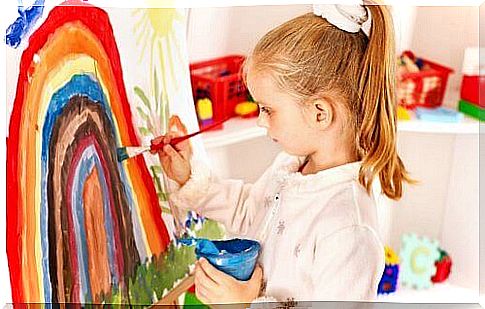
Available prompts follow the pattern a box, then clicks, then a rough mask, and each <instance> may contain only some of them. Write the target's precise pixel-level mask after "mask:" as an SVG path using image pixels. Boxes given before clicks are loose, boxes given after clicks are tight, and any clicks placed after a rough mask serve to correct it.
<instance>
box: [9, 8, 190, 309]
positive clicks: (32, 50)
mask: <svg viewBox="0 0 485 309" xmlns="http://www.w3.org/2000/svg"><path fill="white" fill-rule="evenodd" d="M68 4H69V5H59V6H56V7H54V8H53V9H52V10H51V11H50V12H48V16H47V17H46V19H45V21H44V22H43V23H42V24H41V25H40V26H39V27H38V28H37V29H36V30H35V31H34V32H33V33H32V34H31V35H30V37H29V41H28V45H27V47H26V48H25V50H24V51H23V53H22V56H21V60H20V67H19V75H18V82H17V88H16V90H15V100H14V102H13V109H12V113H11V115H10V122H9V128H8V138H7V229H6V230H7V235H6V236H7V237H6V238H7V258H8V267H9V272H10V283H11V290H12V301H13V302H14V303H32V302H40V303H103V302H108V301H114V300H117V302H119V303H134V299H136V298H137V297H138V299H141V301H143V300H144V298H143V297H141V296H140V295H141V294H140V293H141V292H140V290H143V289H144V293H145V294H147V295H149V297H148V299H146V304H151V303H153V302H155V301H156V300H157V297H151V294H154V295H158V297H161V296H162V294H163V293H164V292H166V290H165V291H164V287H163V286H162V285H164V286H165V288H167V287H168V288H170V287H171V286H172V284H173V283H174V282H175V281H176V280H177V279H179V278H180V277H181V276H182V277H183V275H184V272H186V271H187V270H188V268H187V266H188V265H189V264H190V263H191V262H193V261H192V259H193V258H194V257H193V254H192V253H191V252H188V251H183V252H182V251H181V250H184V249H180V248H177V247H176V246H174V245H173V242H171V240H170V236H169V235H170V232H169V231H168V229H167V227H166V225H165V223H164V220H163V219H162V207H160V200H159V199H160V197H159V194H157V189H156V188H155V186H154V183H153V179H152V178H153V175H151V173H150V170H149V169H148V168H147V164H146V162H145V159H144V157H143V156H138V157H136V158H133V159H130V160H126V161H124V162H122V163H120V162H118V161H117V159H116V149H117V147H121V146H123V145H138V144H139V143H140V141H139V135H138V134H137V132H136V127H134V121H133V117H134V115H133V114H132V112H131V108H130V103H129V102H128V95H127V91H130V89H125V83H124V77H123V70H122V64H121V61H120V54H119V50H118V46H117V43H116V40H115V37H114V36H113V29H112V25H111V23H110V19H109V16H108V14H107V13H106V11H104V10H103V9H101V8H98V7H95V6H92V5H89V4H86V3H85V2H76V3H75V4H76V5H73V2H72V1H71V2H69V3H68ZM170 250H173V251H174V252H179V253H178V254H179V255H178V256H179V257H181V260H180V261H175V262H174V261H173V259H174V256H176V254H175V253H173V252H172V253H171V254H170V255H167V256H164V254H166V253H167V252H169V251H170ZM180 252H182V253H180ZM170 259H172V260H170ZM154 261H155V262H156V263H155V262H154ZM157 261H158V262H157ZM160 261H161V262H160ZM169 262H170V263H172V264H173V263H175V264H177V265H180V266H181V268H180V269H178V270H177V274H175V275H174V274H173V273H171V274H170V275H169V277H170V278H167V277H165V278H162V279H163V280H165V281H166V280H168V281H167V282H165V281H164V282H162V283H163V284H162V283H160V282H161V281H157V280H162V279H160V278H159V277H161V275H153V274H154V270H153V269H152V268H153V267H155V266H157V267H159V268H158V269H159V270H160V269H162V270H160V274H163V267H169ZM150 263H151V264H150ZM160 263H162V264H163V263H165V264H164V265H165V266H163V265H162V266H160V265H161V264H160ZM153 265H155V266H153ZM143 267H145V268H143ZM147 269H148V271H147ZM150 271H152V275H151V276H152V277H151V279H150V282H151V284H152V285H153V287H152V286H148V285H147V284H146V283H143V284H144V285H143V286H142V288H140V284H139V282H138V281H137V280H138V279H139V276H141V275H140V273H141V272H143V276H145V277H146V276H148V275H150ZM147 273H148V275H147ZM147 280H148V279H147ZM157 283H160V284H162V285H160V289H161V291H158V290H157V291H156V292H154V291H152V290H151V289H152V288H153V289H154V290H156V287H155V285H156V284H157ZM137 284H138V285H137ZM145 294H143V295H145Z"/></svg>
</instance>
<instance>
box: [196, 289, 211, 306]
mask: <svg viewBox="0 0 485 309" xmlns="http://www.w3.org/2000/svg"><path fill="white" fill-rule="evenodd" d="M195 296H197V298H198V299H199V300H200V301H201V302H203V303H208V302H209V299H208V298H207V295H206V293H205V291H204V289H203V288H202V287H200V286H199V285H195Z"/></svg>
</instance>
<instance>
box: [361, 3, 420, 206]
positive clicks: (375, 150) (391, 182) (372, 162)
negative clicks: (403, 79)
mask: <svg viewBox="0 0 485 309" xmlns="http://www.w3.org/2000/svg"><path fill="white" fill-rule="evenodd" d="M366 7H367V8H368V10H369V11H370V13H371V16H372V22H371V29H370V34H369V42H368V45H367V49H366V51H365V54H364V58H363V61H362V67H361V74H360V78H359V93H360V94H361V97H360V107H359V109H358V116H357V129H358V130H357V147H358V151H359V154H360V156H361V158H362V167H361V170H360V173H359V182H360V183H361V184H362V185H363V186H364V187H365V188H366V190H367V192H371V187H372V181H373V179H374V178H375V177H377V176H378V177H379V180H380V183H381V188H382V192H383V193H384V194H385V195H386V196H387V197H389V198H391V199H394V200H398V199H400V198H401V197H402V193H403V192H402V191H403V189H402V187H403V181H407V182H409V183H413V182H414V181H413V180H411V178H410V177H409V175H408V173H407V171H406V169H405V168H404V164H403V163H402V161H401V159H400V158H399V156H398V154H397V149H396V131H397V130H396V99H395V96H396V93H395V92H396V90H395V78H396V77H395V76H396V75H395V66H396V57H395V42H394V30H393V24H392V18H391V14H390V12H389V11H388V9H387V7H385V6H382V5H366Z"/></svg>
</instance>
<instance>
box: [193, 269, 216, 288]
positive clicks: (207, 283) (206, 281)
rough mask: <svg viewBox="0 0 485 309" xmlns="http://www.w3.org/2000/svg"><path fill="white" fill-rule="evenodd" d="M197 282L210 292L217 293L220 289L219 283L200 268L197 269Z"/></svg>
mask: <svg viewBox="0 0 485 309" xmlns="http://www.w3.org/2000/svg"><path fill="white" fill-rule="evenodd" d="M195 282H196V284H199V285H201V286H203V287H204V289H206V290H208V291H215V290H217V289H218V288H219V286H218V285H217V283H215V282H214V281H213V280H212V279H211V278H210V277H209V276H207V274H206V273H205V272H204V270H202V268H201V267H200V266H199V267H197V266H196V268H195Z"/></svg>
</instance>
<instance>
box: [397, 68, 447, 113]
mask: <svg viewBox="0 0 485 309" xmlns="http://www.w3.org/2000/svg"><path fill="white" fill-rule="evenodd" d="M421 60H422V62H423V70H421V71H419V72H416V73H403V74H401V75H400V76H399V77H398V80H397V100H398V103H399V104H400V105H401V106H403V107H405V108H408V109H413V108H415V107H418V106H423V107H438V106H440V105H441V104H442V103H443V97H444V94H445V90H446V83H447V82H448V76H449V75H450V74H451V73H453V70H452V69H451V68H447V67H445V66H442V65H440V64H437V63H434V62H432V61H429V60H425V59H422V58H421Z"/></svg>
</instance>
